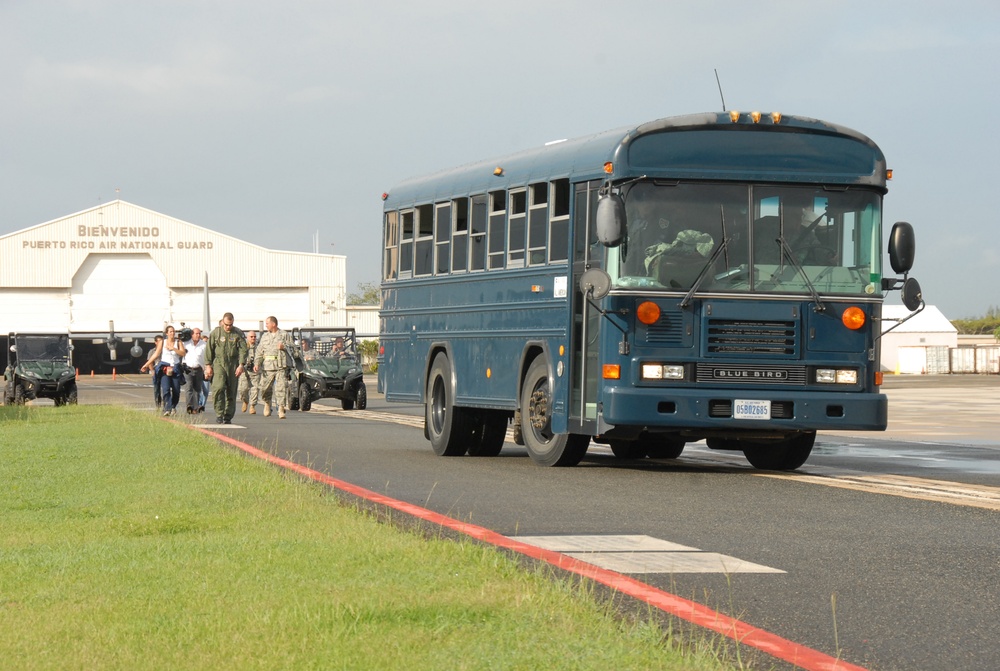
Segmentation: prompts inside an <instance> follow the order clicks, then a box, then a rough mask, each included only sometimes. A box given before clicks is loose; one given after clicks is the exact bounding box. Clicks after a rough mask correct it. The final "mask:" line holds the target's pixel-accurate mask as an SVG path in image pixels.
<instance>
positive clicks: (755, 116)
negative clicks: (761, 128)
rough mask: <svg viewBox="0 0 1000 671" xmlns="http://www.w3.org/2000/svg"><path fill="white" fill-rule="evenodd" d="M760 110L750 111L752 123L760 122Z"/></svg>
mask: <svg viewBox="0 0 1000 671" xmlns="http://www.w3.org/2000/svg"><path fill="white" fill-rule="evenodd" d="M760 117H761V114H760V112H750V120H751V121H753V122H754V123H760Z"/></svg>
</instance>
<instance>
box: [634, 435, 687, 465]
mask: <svg viewBox="0 0 1000 671" xmlns="http://www.w3.org/2000/svg"><path fill="white" fill-rule="evenodd" d="M638 442H639V443H640V444H641V445H642V446H643V447H644V448H645V452H646V456H647V457H649V458H650V459H676V458H677V457H679V456H681V453H682V452H683V451H684V445H685V444H686V443H685V442H684V439H683V438H678V437H676V436H663V435H660V436H658V435H656V434H655V433H644V434H642V435H641V436H639V441H638Z"/></svg>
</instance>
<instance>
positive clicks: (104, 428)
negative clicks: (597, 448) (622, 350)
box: [0, 406, 731, 671]
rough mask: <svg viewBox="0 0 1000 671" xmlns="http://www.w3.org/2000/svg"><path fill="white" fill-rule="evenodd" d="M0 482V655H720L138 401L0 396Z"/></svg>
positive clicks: (132, 662) (527, 660)
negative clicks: (44, 403)
mask: <svg viewBox="0 0 1000 671" xmlns="http://www.w3.org/2000/svg"><path fill="white" fill-rule="evenodd" d="M0 483H2V484H0V668H4V669H8V668H9V669H255V668H259V669H372V670H376V669H378V670H384V669H407V670H410V669H532V670H536V669H546V670H549V669H601V670H602V671H604V670H608V669H728V668H731V665H729V664H728V663H727V661H726V660H725V659H721V660H720V659H719V657H720V653H719V650H720V647H719V646H717V645H716V644H715V643H713V641H712V639H711V638H710V635H709V634H706V633H702V632H700V631H698V630H695V631H691V630H690V628H689V629H688V630H685V631H682V632H681V634H679V635H668V634H665V633H664V630H663V629H662V628H661V627H660V626H658V625H656V624H651V623H648V622H643V621H637V622H636V621H623V620H622V619H621V618H617V617H616V616H615V613H614V610H613V608H612V607H611V606H609V605H608V604H607V603H606V602H604V603H601V602H599V600H598V599H596V598H595V595H594V594H593V593H591V592H590V591H589V590H588V589H587V588H586V587H585V586H580V585H578V584H575V583H574V582H573V581H570V580H568V579H564V578H558V577H556V576H553V575H551V574H550V573H548V572H547V571H545V570H542V569H539V570H537V571H530V570H525V569H523V568H522V567H520V566H519V564H518V563H517V562H516V561H515V560H514V559H512V558H510V557H508V556H506V555H504V554H503V553H501V552H499V551H496V550H494V549H492V548H490V547H484V546H481V545H479V544H477V543H474V542H471V541H470V542H456V541H453V540H447V539H433V538H432V539H428V538H426V537H424V536H422V535H420V534H417V533H414V532H410V531H405V530H401V529H399V528H396V527H394V526H392V525H388V524H384V523H381V522H379V521H377V520H376V519H374V518H373V517H372V516H371V515H370V514H368V513H365V512H363V511H359V510H357V509H355V508H353V507H351V506H349V505H344V504H342V503H341V502H340V501H339V499H338V498H337V497H336V496H333V495H330V492H329V491H328V490H326V489H324V488H322V487H321V486H319V485H316V484H311V483H306V482H302V481H301V480H299V479H297V478H295V477H292V476H289V475H287V474H285V473H283V472H281V471H279V470H278V469H276V468H274V467H272V466H268V465H266V464H263V463H261V462H258V461H255V460H253V459H250V458H248V457H245V456H243V455H242V454H240V453H236V452H235V451H233V450H231V449H229V448H225V447H222V446H220V445H219V444H218V443H216V442H215V441H212V440H210V439H209V438H206V437H204V436H203V435H201V434H200V433H198V432H196V431H193V430H191V429H188V428H186V427H184V426H182V425H180V424H175V423H171V422H165V421H162V420H160V419H158V418H156V417H154V416H152V415H151V414H149V413H141V412H137V411H131V410H127V409H122V408H116V407H110V406H86V407H84V406H75V407H66V408H52V407H39V408H31V407H27V408H23V407H20V408H19V407H0ZM681 637H683V638H684V639H686V641H685V642H681V641H679V640H678V639H679V638H681ZM722 656H723V657H724V655H722Z"/></svg>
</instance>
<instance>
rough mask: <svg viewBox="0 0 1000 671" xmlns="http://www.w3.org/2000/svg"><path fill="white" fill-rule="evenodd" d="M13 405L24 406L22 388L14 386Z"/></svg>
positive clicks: (18, 385)
mask: <svg viewBox="0 0 1000 671" xmlns="http://www.w3.org/2000/svg"><path fill="white" fill-rule="evenodd" d="M14 405H24V387H22V386H21V385H20V384H17V383H15V384H14Z"/></svg>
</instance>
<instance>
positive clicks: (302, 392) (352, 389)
mask: <svg viewBox="0 0 1000 671" xmlns="http://www.w3.org/2000/svg"><path fill="white" fill-rule="evenodd" d="M292 339H293V340H294V341H295V344H296V348H295V353H294V354H293V356H292V359H293V360H294V362H295V368H294V369H292V370H291V371H290V372H291V379H290V380H289V382H288V394H289V407H291V409H292V410H309V409H310V408H311V407H312V403H313V401H315V400H316V399H318V398H339V399H340V405H341V407H342V408H343V409H344V410H351V409H353V408H357V409H358V410H364V409H365V408H366V407H368V390H367V389H366V388H365V380H364V375H363V374H362V371H361V357H360V356H359V355H358V349H357V338H356V336H355V333H354V329H353V328H340V329H335V328H302V329H299V328H297V329H293V330H292Z"/></svg>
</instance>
